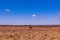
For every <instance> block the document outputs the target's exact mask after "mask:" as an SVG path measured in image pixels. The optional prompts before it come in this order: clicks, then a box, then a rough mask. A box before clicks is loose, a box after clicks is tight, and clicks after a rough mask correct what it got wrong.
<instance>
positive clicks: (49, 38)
mask: <svg viewBox="0 0 60 40" xmlns="http://www.w3.org/2000/svg"><path fill="white" fill-rule="evenodd" d="M0 40H60V26H59V25H52V26H50V25H41V26H37V25H35V26H30V25H24V26H22V25H20V26H16V25H15V26H13V25H0Z"/></svg>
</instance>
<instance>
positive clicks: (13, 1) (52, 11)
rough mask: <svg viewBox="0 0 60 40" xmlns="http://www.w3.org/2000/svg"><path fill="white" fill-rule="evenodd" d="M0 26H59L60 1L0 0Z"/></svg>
mask: <svg viewBox="0 0 60 40" xmlns="http://www.w3.org/2000/svg"><path fill="white" fill-rule="evenodd" d="M0 24H15V25H25V24H26V25H55V24H56V25H60V0H0Z"/></svg>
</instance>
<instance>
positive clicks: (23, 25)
mask: <svg viewBox="0 0 60 40" xmlns="http://www.w3.org/2000/svg"><path fill="white" fill-rule="evenodd" d="M1 26H2V27H7V26H9V27H60V25H0V27H1Z"/></svg>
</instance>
